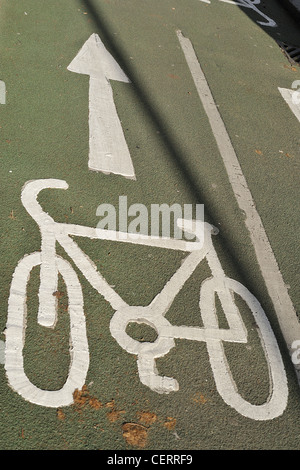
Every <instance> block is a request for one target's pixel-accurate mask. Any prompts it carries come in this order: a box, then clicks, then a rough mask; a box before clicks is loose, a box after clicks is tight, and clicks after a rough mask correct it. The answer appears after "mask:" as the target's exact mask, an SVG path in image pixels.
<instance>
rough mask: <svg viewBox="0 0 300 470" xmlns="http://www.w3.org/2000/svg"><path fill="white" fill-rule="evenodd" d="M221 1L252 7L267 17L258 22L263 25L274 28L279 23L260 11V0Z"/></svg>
mask: <svg viewBox="0 0 300 470" xmlns="http://www.w3.org/2000/svg"><path fill="white" fill-rule="evenodd" d="M219 1H220V2H224V3H229V4H230V5H237V6H239V7H245V8H251V10H254V11H255V12H256V13H258V14H259V15H260V16H262V17H263V18H265V20H266V21H257V23H259V24H261V25H262V26H270V27H272V28H274V27H276V26H277V23H276V22H275V21H274V20H272V18H270V17H269V16H267V15H266V14H265V13H263V12H262V11H260V10H259V9H258V8H257V6H256V5H260V0H237V1H233V0H219ZM200 2H204V3H211V1H210V0H200Z"/></svg>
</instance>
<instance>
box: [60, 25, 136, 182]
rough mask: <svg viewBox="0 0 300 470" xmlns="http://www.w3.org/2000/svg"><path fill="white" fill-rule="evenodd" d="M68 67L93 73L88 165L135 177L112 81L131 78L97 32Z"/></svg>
mask: <svg viewBox="0 0 300 470" xmlns="http://www.w3.org/2000/svg"><path fill="white" fill-rule="evenodd" d="M67 68H68V70H70V71H71V72H76V73H82V74H86V75H89V76H90V89H89V163H88V166H89V168H90V169H91V170H95V171H102V172H104V173H114V174H117V175H122V176H125V177H126V178H130V179H136V178H135V172H134V168H133V164H132V160H131V156H130V153H129V150H128V146H127V143H126V140H125V137H124V133H123V129H122V126H121V123H120V119H119V117H118V114H117V110H116V106H115V103H114V98H113V91H112V87H111V85H110V82H109V80H117V81H121V82H126V83H129V82H130V80H129V79H128V77H127V76H126V75H125V73H124V72H123V70H122V69H121V68H120V66H119V65H118V63H117V62H116V61H115V59H114V58H113V57H112V55H111V54H110V53H109V52H108V51H107V49H106V48H105V46H104V44H103V43H102V41H101V39H100V38H99V36H98V35H97V34H92V35H91V36H90V38H89V39H88V40H87V41H86V42H85V44H84V45H83V47H82V48H81V49H80V51H79V52H78V54H77V55H76V57H75V58H74V59H73V60H72V62H71V63H70V65H69V66H68V67H67Z"/></svg>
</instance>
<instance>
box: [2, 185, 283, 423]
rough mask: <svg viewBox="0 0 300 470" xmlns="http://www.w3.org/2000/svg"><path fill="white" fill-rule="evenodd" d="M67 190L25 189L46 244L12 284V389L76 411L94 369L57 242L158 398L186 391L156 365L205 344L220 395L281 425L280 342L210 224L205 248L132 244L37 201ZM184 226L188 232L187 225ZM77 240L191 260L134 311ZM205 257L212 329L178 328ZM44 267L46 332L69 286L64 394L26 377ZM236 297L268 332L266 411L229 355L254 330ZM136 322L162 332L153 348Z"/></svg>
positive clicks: (8, 357) (76, 288)
mask: <svg viewBox="0 0 300 470" xmlns="http://www.w3.org/2000/svg"><path fill="white" fill-rule="evenodd" d="M67 187H68V185H67V183H66V182H65V181H61V180H54V179H53V180H52V179H49V180H36V181H30V182H28V183H26V185H25V186H24V188H23V190H22V203H23V205H24V207H25V208H26V210H27V211H28V213H29V214H30V215H31V217H32V218H33V219H34V220H35V221H36V222H37V224H38V225H39V228H40V231H41V236H42V244H41V252H35V253H32V254H30V255H26V256H25V257H24V258H22V259H21V260H20V262H19V264H18V265H17V268H16V270H15V273H14V276H13V279H12V284H11V291H10V297H9V306H8V319H7V327H6V352H5V369H6V373H7V377H8V381H9V384H10V385H11V387H12V388H13V389H14V390H15V391H16V392H18V393H19V394H20V395H21V396H22V397H23V398H25V399H26V400H28V401H30V402H32V403H35V404H38V405H41V406H48V407H60V406H68V405H70V404H71V403H72V402H73V393H74V391H75V389H76V388H78V389H80V388H82V386H83V385H84V383H85V379H86V374H87V371H88V367H89V349H88V341H87V337H86V327H85V316H84V312H83V297H82V290H81V285H80V282H79V280H78V278H77V275H76V273H75V271H74V269H73V268H72V266H71V265H70V264H69V263H68V262H66V261H65V260H63V259H62V258H61V257H59V256H57V255H56V253H55V242H56V241H57V242H58V243H59V244H60V245H61V246H62V247H63V248H64V250H65V252H66V253H67V254H68V256H69V257H70V258H71V259H72V260H73V262H74V263H75V265H76V266H77V267H78V268H79V270H80V271H81V272H82V274H83V275H84V276H85V278H86V279H87V280H88V281H89V282H90V284H91V285H92V286H93V287H94V288H95V289H96V290H97V291H98V292H99V293H100V294H101V295H102V296H103V297H104V298H105V300H106V301H107V302H109V304H110V305H111V307H112V308H113V310H115V313H114V315H113V316H112V319H111V322H110V332H111V334H112V336H113V337H114V339H115V340H116V341H117V342H118V344H119V345H120V346H121V347H122V348H123V349H124V350H126V351H127V352H129V353H130V354H135V355H137V366H138V372H139V378H140V381H141V382H142V383H143V384H144V385H146V386H147V387H149V388H150V389H151V390H152V391H155V392H158V393H170V392H175V391H177V390H178V388H179V385H178V382H177V380H176V379H174V378H172V377H165V376H160V375H159V373H158V371H157V369H156V364H155V361H156V359H157V358H159V357H162V356H164V355H166V354H167V353H168V352H169V351H170V350H171V349H172V348H173V347H174V346H175V342H174V340H175V339H176V338H178V339H180V338H181V339H189V340H194V341H204V342H205V343H206V345H207V350H208V354H209V359H210V362H211V367H212V371H213V374H214V377H215V382H216V386H217V389H218V392H219V393H220V395H221V396H222V398H223V400H224V401H225V402H226V403H227V404H228V405H229V406H231V407H233V408H234V409H235V410H236V411H237V412H239V413H240V414H242V415H243V416H246V417H249V418H251V419H255V420H266V419H273V418H274V417H276V416H279V415H280V414H282V413H283V411H284V409H285V408H286V404H287V397H288V388H287V380H286V375H285V370H284V366H283V362H282V358H281V354H280V351H279V348H278V345H277V342H276V339H275V336H274V334H273V332H272V329H271V327H270V324H269V322H268V320H267V318H266V316H265V314H264V311H263V310H262V307H261V306H260V304H259V302H258V301H257V299H256V298H255V297H254V296H253V295H252V294H251V293H250V292H249V291H248V290H247V289H246V288H245V287H244V286H243V285H242V284H240V283H239V282H237V281H234V280H232V279H229V278H227V277H226V275H225V273H224V271H223V268H222V266H221V264H220V261H219V259H218V256H217V253H216V251H215V249H214V247H213V244H212V240H211V235H212V226H211V225H210V224H208V223H206V222H199V221H196V222H195V223H203V224H204V226H205V230H204V243H199V242H185V241H184V240H174V239H171V238H159V237H158V238H156V239H153V238H152V237H148V236H145V238H143V239H139V240H132V239H130V238H124V233H122V234H121V232H109V231H106V230H100V231H99V230H97V229H93V228H91V227H84V226H79V225H72V224H64V223H57V222H55V221H54V220H53V219H52V217H50V216H49V215H48V214H47V213H45V212H44V211H43V210H42V208H41V206H40V205H39V203H38V202H37V196H38V193H39V192H40V191H41V190H42V189H45V188H57V189H59V188H60V189H67ZM179 223H181V224H182V226H183V227H184V221H183V220H181V221H179ZM195 232H196V231H195ZM197 233H199V231H197ZM71 235H76V236H83V237H88V238H98V239H102V240H104V239H105V240H112V241H114V242H123V243H124V242H125V243H126V242H129V243H133V244H135V245H136V244H142V245H147V246H149V247H154V246H156V247H160V248H165V249H175V250H181V251H184V252H187V253H188V254H187V256H186V258H185V259H184V261H183V263H182V265H181V266H180V267H179V268H178V269H177V271H176V272H175V273H174V274H173V275H172V277H171V278H170V279H169V281H168V282H167V283H166V284H165V286H164V287H163V289H162V291H161V292H160V293H158V294H157V295H156V296H155V297H154V299H153V300H152V302H151V303H150V304H149V305H148V306H146V307H144V306H139V305H137V306H130V305H128V304H127V303H126V302H125V301H124V300H123V299H122V298H121V297H120V296H119V295H118V294H117V292H116V291H115V290H114V289H113V288H112V287H110V286H109V284H108V283H107V281H106V280H105V278H104V277H103V276H102V275H101V273H100V272H98V271H97V268H96V266H95V265H94V263H93V262H92V260H91V259H90V258H89V257H88V256H87V255H86V254H85V253H84V252H83V251H82V250H81V249H80V248H79V246H78V245H77V244H76V242H75V241H74V240H73V239H71V237H70V236H71ZM120 235H122V237H120ZM204 259H206V260H207V262H208V265H209V267H210V270H211V274H212V276H211V278H209V279H206V280H205V281H204V282H203V283H202V285H201V288H200V302H199V307H200V313H201V316H202V320H203V323H204V327H201V328H200V327H189V326H185V325H183V326H173V325H172V324H171V323H170V322H169V321H168V320H167V319H166V318H165V315H166V313H167V311H168V309H169V307H170V306H171V304H172V302H173V301H174V299H175V297H176V295H177V293H178V292H179V291H180V289H181V288H182V287H183V285H184V284H185V282H186V281H187V280H188V279H189V277H190V276H191V275H192V273H193V272H194V270H195V269H196V267H197V266H198V265H199V264H200V262H201V261H202V260H204ZM37 265H40V266H41V270H40V271H41V280H40V290H39V303H40V309H39V314H38V322H39V323H41V324H42V325H44V326H46V327H52V328H54V327H55V324H56V305H55V302H53V295H52V294H53V290H52V289H56V287H57V276H58V272H59V273H60V274H61V275H62V277H63V279H64V281H65V283H66V286H67V291H68V296H69V313H70V339H71V341H70V342H71V361H70V369H69V375H68V378H67V380H66V382H65V384H64V386H63V387H62V388H61V389H60V390H57V391H47V390H41V389H38V388H37V387H35V386H34V385H33V384H32V383H31V382H30V381H29V379H28V378H27V376H26V374H25V371H24V364H23V347H24V343H25V329H26V315H27V313H26V286H27V283H28V280H29V276H30V272H31V270H32V268H33V267H34V266H37ZM49 274H50V275H49ZM216 293H217V295H218V296H219V299H220V301H221V304H222V307H223V310H224V313H225V315H226V318H227V321H228V324H229V328H228V329H222V328H219V325H218V319H217V315H216V311H215V294H216ZM233 293H236V294H237V295H239V296H241V297H242V298H243V299H244V301H245V302H246V303H247V305H248V306H249V308H250V309H251V311H252V313H253V316H254V318H255V321H256V323H257V325H258V327H259V328H260V333H261V338H262V345H263V348H264V350H265V355H266V359H267V362H268V365H269V369H270V383H271V386H270V396H269V398H268V399H267V401H266V403H264V404H263V405H252V404H251V403H249V402H247V401H246V400H245V399H243V398H242V397H241V396H240V395H239V393H238V391H237V390H236V385H235V382H234V380H233V377H232V375H231V373H230V369H229V365H228V363H227V359H226V356H225V353H224V349H223V344H222V343H223V341H230V342H238V343H247V332H246V329H245V326H244V323H243V320H242V318H241V315H240V312H239V310H238V308H237V306H236V305H235V302H234V297H233ZM130 322H142V323H147V324H148V325H150V326H152V327H153V328H154V329H155V330H156V331H157V334H158V337H157V339H156V340H155V341H154V342H153V343H149V342H146V343H140V342H138V341H136V340H134V339H133V338H131V337H129V336H128V335H127V333H126V331H125V330H126V326H127V325H128V323H130Z"/></svg>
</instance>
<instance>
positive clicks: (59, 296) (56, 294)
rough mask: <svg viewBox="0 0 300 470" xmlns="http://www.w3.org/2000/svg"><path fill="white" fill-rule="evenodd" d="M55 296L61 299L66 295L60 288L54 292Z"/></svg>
mask: <svg viewBox="0 0 300 470" xmlns="http://www.w3.org/2000/svg"><path fill="white" fill-rule="evenodd" d="M52 295H54V297H56V298H57V299H61V298H62V297H63V295H64V293H63V292H60V291H59V290H56V291H55V292H53V294H52Z"/></svg>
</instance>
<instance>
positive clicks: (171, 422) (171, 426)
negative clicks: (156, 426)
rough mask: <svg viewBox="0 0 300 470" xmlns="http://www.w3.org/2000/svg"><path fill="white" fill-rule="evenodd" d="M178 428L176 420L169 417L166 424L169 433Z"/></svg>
mask: <svg viewBox="0 0 300 470" xmlns="http://www.w3.org/2000/svg"><path fill="white" fill-rule="evenodd" d="M175 426H176V418H171V417H170V416H168V417H167V419H166V421H165V422H164V427H165V428H167V429H168V430H169V431H172V430H173V429H174V428H175Z"/></svg>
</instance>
